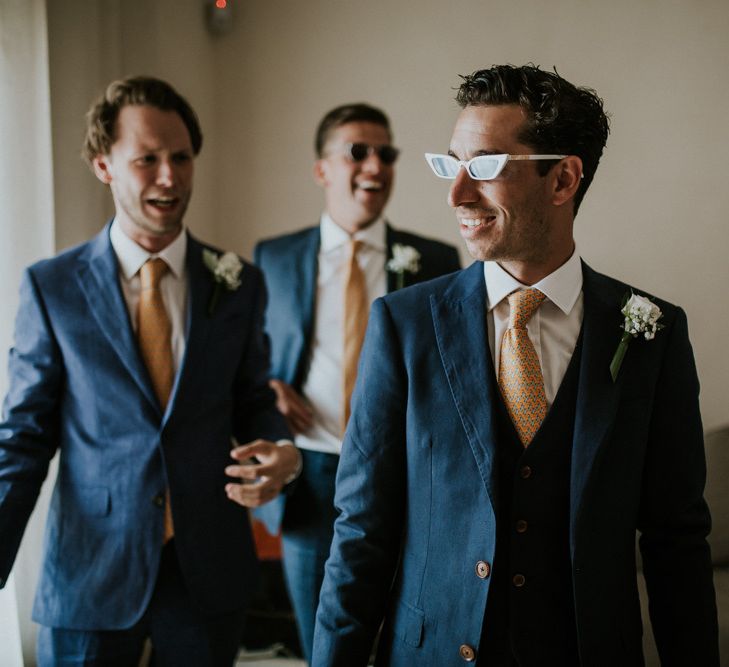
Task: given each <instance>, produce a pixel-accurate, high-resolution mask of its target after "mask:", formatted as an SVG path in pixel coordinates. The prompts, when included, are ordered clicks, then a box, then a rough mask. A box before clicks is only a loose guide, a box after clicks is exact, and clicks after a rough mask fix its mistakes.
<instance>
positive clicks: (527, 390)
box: [499, 289, 547, 447]
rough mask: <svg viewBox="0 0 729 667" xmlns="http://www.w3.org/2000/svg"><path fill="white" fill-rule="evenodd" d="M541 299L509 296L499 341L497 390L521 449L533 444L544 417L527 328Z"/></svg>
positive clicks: (532, 292)
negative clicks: (512, 424)
mask: <svg viewBox="0 0 729 667" xmlns="http://www.w3.org/2000/svg"><path fill="white" fill-rule="evenodd" d="M544 299H545V296H544V294H542V293H541V292H540V291H539V290H537V289H525V290H518V291H516V292H512V293H511V294H509V326H508V328H507V330H506V331H505V332H504V337H503V339H502V341H501V359H500V362H499V387H500V388H501V393H502V395H503V397H504V402H505V403H506V407H507V409H508V411H509V416H510V417H511V421H512V422H513V423H514V426H515V427H516V432H517V434H518V435H519V439H520V440H521V442H522V444H523V445H524V447H526V446H527V445H529V443H530V442H531V441H532V438H534V435H535V434H536V432H537V431H538V430H539V427H540V426H541V424H542V422H543V421H544V418H545V417H546V415H547V397H546V394H545V393H544V377H543V376H542V369H541V366H540V364H539V357H538V356H537V351H536V350H535V349H534V345H533V344H532V342H531V340H529V334H528V332H527V328H526V325H527V322H528V321H529V319H530V318H531V316H532V315H533V314H534V313H535V312H536V310H537V308H539V306H540V305H541V303H542V301H544Z"/></svg>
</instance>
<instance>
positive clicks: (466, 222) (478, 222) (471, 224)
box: [458, 215, 496, 229]
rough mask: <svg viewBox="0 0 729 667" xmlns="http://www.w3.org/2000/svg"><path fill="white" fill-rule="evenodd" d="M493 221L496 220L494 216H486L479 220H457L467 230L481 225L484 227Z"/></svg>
mask: <svg viewBox="0 0 729 667" xmlns="http://www.w3.org/2000/svg"><path fill="white" fill-rule="evenodd" d="M494 220H496V216H495V215H487V216H484V217H481V218H458V222H459V223H460V224H461V225H463V226H464V227H468V228H469V229H475V228H476V227H481V226H482V225H486V224H488V223H490V222H493V221H494Z"/></svg>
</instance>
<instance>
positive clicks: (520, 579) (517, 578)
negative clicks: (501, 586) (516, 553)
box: [511, 574, 526, 588]
mask: <svg viewBox="0 0 729 667" xmlns="http://www.w3.org/2000/svg"><path fill="white" fill-rule="evenodd" d="M511 582H512V583H513V584H514V586H516V587H517V588H521V587H522V586H523V585H524V584H525V583H526V577H525V576H524V575H523V574H515V575H514V576H513V577H512V578H511Z"/></svg>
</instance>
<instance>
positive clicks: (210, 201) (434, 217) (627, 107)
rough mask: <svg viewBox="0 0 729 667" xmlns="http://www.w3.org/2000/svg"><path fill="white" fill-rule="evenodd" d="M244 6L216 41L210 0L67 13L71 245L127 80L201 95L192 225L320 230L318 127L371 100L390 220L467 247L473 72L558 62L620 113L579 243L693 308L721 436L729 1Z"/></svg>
mask: <svg viewBox="0 0 729 667" xmlns="http://www.w3.org/2000/svg"><path fill="white" fill-rule="evenodd" d="M231 2H232V4H233V5H234V8H235V9H236V10H237V12H236V17H235V26H234V29H233V31H232V33H230V34H228V35H225V36H223V37H218V38H214V37H212V36H210V35H209V34H207V33H206V31H205V28H204V24H203V18H202V17H203V2H202V1H201V0H177V1H174V2H173V1H172V0H158V1H157V2H151V1H149V0H125V1H124V2H122V1H121V0H107V1H105V2H96V1H94V0H86V1H81V0H64V2H57V1H54V0H49V1H48V7H49V32H50V53H51V84H52V105H53V122H54V161H55V164H56V176H55V178H56V181H55V183H56V207H57V237H58V242H59V245H60V246H64V245H68V244H70V243H73V242H77V241H80V240H82V239H84V238H86V237H87V236H88V235H89V233H91V231H92V230H94V229H97V228H98V226H99V224H100V222H101V220H102V219H103V217H104V215H105V213H106V212H108V205H107V206H106V207H105V205H104V203H103V197H104V195H103V194H100V193H101V192H102V191H101V190H100V187H99V186H98V184H96V183H94V182H93V178H92V177H91V176H90V175H89V174H88V173H86V172H85V168H84V167H83V166H82V165H81V164H80V163H79V161H78V160H77V158H76V155H77V154H78V148H77V146H78V142H79V140H80V126H81V116H82V114H83V111H84V110H85V108H86V106H87V104H88V101H89V98H90V97H91V95H92V94H93V93H94V92H96V91H97V90H98V89H99V87H100V85H101V83H102V82H104V81H106V80H108V79H109V78H110V77H112V76H116V75H118V74H126V73H132V72H146V73H151V74H156V75H160V76H164V77H167V78H169V79H170V80H172V81H173V82H174V83H175V84H176V85H177V86H178V87H179V88H180V89H181V90H182V91H183V92H184V93H185V94H186V95H188V96H189V98H190V99H191V101H192V102H193V104H194V106H196V108H197V109H198V111H199V113H200V116H201V119H202V122H203V125H204V128H205V131H206V142H207V143H206V146H205V148H204V150H203V154H202V156H201V159H200V161H199V163H198V166H197V168H198V174H197V181H196V195H195V198H194V202H193V205H192V209H191V212H190V221H191V226H192V227H193V229H194V230H195V231H198V232H199V233H201V234H203V235H204V236H206V237H207V238H209V239H211V240H213V241H216V242H218V243H220V244H222V245H224V246H226V247H230V248H233V249H235V250H237V251H238V252H241V253H243V254H244V255H248V256H250V254H251V250H252V247H253V245H254V243H255V241H256V240H257V239H258V238H260V237H262V236H268V235H272V234H277V233H280V232H284V231H287V230H290V229H294V228H296V227H300V226H302V225H305V224H309V223H312V222H313V221H314V220H315V219H316V218H317V216H318V214H319V207H320V205H321V197H320V192H319V191H318V190H317V188H316V186H315V185H314V184H313V181H312V179H311V161H312V148H311V143H312V133H313V130H314V127H315V125H316V123H317V122H318V120H319V118H320V116H321V115H322V113H323V112H324V111H326V110H327V109H328V108H330V107H332V106H334V105H336V104H339V103H342V102H347V101H354V100H366V101H369V102H372V103H374V104H376V105H380V106H382V107H383V108H385V109H386V110H387V111H388V113H389V114H390V116H391V118H392V121H393V126H394V130H395V138H396V142H397V144H398V145H399V146H400V147H401V148H402V149H403V155H402V159H401V162H400V163H399V171H398V185H397V188H396V191H395V194H394V197H393V200H392V202H391V204H390V206H389V209H388V213H389V216H390V218H391V219H392V220H393V222H394V223H395V224H396V225H402V226H406V227H410V228H413V229H416V230H420V231H422V232H424V233H426V234H429V235H431V236H436V237H441V238H444V239H447V240H450V241H452V242H454V243H456V244H458V245H459V246H460V245H461V243H460V241H459V239H458V233H457V229H456V225H455V223H454V218H453V215H452V214H451V212H450V211H449V210H448V208H447V206H446V204H445V197H446V189H447V185H446V184H445V183H444V182H441V181H436V180H435V179H434V178H433V177H432V176H431V175H430V173H429V172H428V169H427V166H426V164H425V162H424V160H423V158H422V153H423V152H425V151H426V150H434V151H442V150H444V149H446V148H447V146H448V140H449V136H450V131H451V128H452V124H453V120H454V117H455V114H456V106H455V103H454V102H453V90H452V88H453V87H454V86H457V85H458V76H457V75H458V73H467V72H471V71H473V70H474V69H476V68H478V67H482V66H488V65H490V64H492V63H497V62H511V63H516V64H521V63H524V62H527V61H533V62H535V63H538V64H541V65H543V66H545V67H549V66H552V65H555V66H556V67H557V68H558V70H559V72H560V73H561V74H562V75H564V76H565V77H567V78H568V79H570V80H572V81H573V82H575V83H578V84H583V85H589V86H591V87H594V88H595V89H597V91H598V92H599V93H600V94H601V95H602V96H603V97H604V98H605V102H606V107H607V109H608V110H609V111H610V112H611V113H612V119H613V120H612V127H613V134H612V137H611V139H610V141H609V143H608V148H607V151H606V154H605V157H604V160H603V164H602V165H601V167H600V169H599V170H598V173H597V177H596V180H595V183H594V184H593V186H592V188H591V190H590V192H589V193H588V195H587V198H586V200H585V203H584V205H583V208H582V210H581V212H580V215H579V217H578V218H577V239H578V243H579V246H580V250H581V252H582V254H583V256H584V257H585V258H586V259H587V260H588V261H589V262H590V263H591V264H592V265H593V266H594V267H595V268H597V269H598V270H602V271H605V272H607V273H610V274H613V275H616V276H618V277H621V278H623V279H625V280H627V281H630V282H633V283H635V284H637V285H639V286H640V287H642V288H644V289H646V290H648V291H651V292H655V293H657V294H659V295H661V296H663V297H665V298H667V299H669V300H673V301H675V302H678V303H680V304H682V305H683V306H684V307H685V308H686V310H687V311H688V315H689V323H690V326H691V334H692V339H693V342H694V346H695V351H696V356H697V361H698V366H699V372H700V377H701V380H702V387H703V393H702V407H703V412H704V417H705V424H706V426H708V427H712V426H717V425H719V424H720V423H723V422H727V421H729V409H728V407H727V400H726V396H727V394H729V355H727V354H726V353H725V352H723V349H722V348H721V347H720V345H721V344H722V343H723V340H724V338H725V337H726V334H725V333H724V332H725V330H726V329H727V328H729V299H728V298H727V297H726V296H725V292H724V287H725V285H726V284H727V283H729V262H727V261H726V259H725V253H726V252H727V249H728V248H729V225H727V219H728V218H729V187H727V185H726V181H727V178H726V177H727V167H726V152H727V149H729V124H727V122H726V118H725V117H726V109H727V108H728V107H729V87H727V86H726V84H725V81H726V73H727V72H728V71H729V46H727V40H726V35H728V34H729V4H728V3H726V2H725V1H724V0H673V1H672V2H668V1H665V0H661V1H658V0H639V1H637V2H636V1H635V0H614V1H613V2H611V3H604V2H598V1H597V0H553V1H552V2H549V3H547V2H544V1H543V0H522V1H521V2H518V3H514V2H508V3H507V2H487V1H485V0H457V1H455V0H451V1H450V2H448V1H445V0H438V1H436V0H421V1H420V2H417V3H414V2H410V1H406V0H371V1H370V2H368V3H359V2H354V1H352V0H310V1H309V2H294V1H293V0H286V1H283V0H245V2H243V1H240V2H238V1H236V0H231ZM464 258H465V255H464ZM617 324H618V322H617V320H616V331H615V332H606V335H616V334H617Z"/></svg>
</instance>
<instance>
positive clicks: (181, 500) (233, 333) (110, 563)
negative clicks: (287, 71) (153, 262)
mask: <svg viewBox="0 0 729 667" xmlns="http://www.w3.org/2000/svg"><path fill="white" fill-rule="evenodd" d="M202 251H203V245H202V244H200V243H199V242H198V241H196V240H195V239H194V238H192V237H191V236H188V246H187V258H186V267H187V272H188V280H189V288H188V294H189V297H188V298H189V302H188V308H187V325H186V326H187V330H186V341H187V342H186V349H185V356H184V359H183V360H182V363H181V368H180V371H179V373H178V375H177V378H176V382H175V385H174V388H173V392H172V396H171V398H170V401H169V404H168V406H167V409H166V411H165V412H164V413H162V411H161V409H160V406H159V403H158V402H157V399H156V398H155V395H154V391H153V389H152V386H151V381H150V379H149V376H148V373H147V370H146V367H145V365H144V362H143V360H142V359H141V356H140V354H139V351H138V346H137V343H136V339H135V335H134V333H133V330H132V327H131V323H130V321H129V316H128V311H127V307H126V303H125V301H124V297H123V294H122V291H121V287H120V284H119V278H118V266H117V260H116V255H115V254H114V251H113V249H112V247H111V243H110V240H109V226H108V225H107V226H106V227H105V228H104V230H103V231H102V232H101V233H100V234H99V235H98V236H97V237H95V238H94V239H92V240H91V241H89V242H88V243H85V244H83V245H81V246H78V247H76V248H73V249H70V250H68V251H66V252H64V253H62V254H60V255H58V256H57V257H54V258H52V259H49V260H45V261H41V262H39V263H37V264H35V265H34V266H32V267H30V268H29V269H28V270H27V271H26V272H25V274H24V276H23V280H22V285H21V292H20V308H19V312H18V318H17V323H16V336H15V344H14V347H13V349H12V350H11V352H10V364H9V369H10V373H9V380H10V389H9V392H8V395H7V397H6V400H5V405H4V416H3V421H2V423H0V536H2V539H0V584H4V582H5V581H6V579H7V576H8V573H9V572H10V569H11V567H12V564H13V561H14V559H15V554H16V551H17V547H18V544H19V542H20V539H21V536H22V534H23V531H24V528H25V524H26V521H27V519H28V516H29V514H30V512H31V510H32V509H33V506H34V504H35V501H36V498H37V495H38V491H39V488H40V486H41V483H42V482H43V480H44V478H45V476H46V473H47V468H48V463H49V461H50V460H51V458H52V457H53V455H54V454H55V452H56V450H60V461H59V473H58V480H57V483H56V486H55V489H54V492H53V498H52V501H51V507H50V513H49V516H48V521H47V525H46V535H45V560H44V563H43V568H42V572H41V577H40V583H39V587H38V591H37V595H36V600H35V606H34V613H33V617H34V619H35V620H36V621H37V622H39V623H41V624H43V625H47V626H56V627H64V628H72V629H96V630H99V629H118V628H125V627H129V626H130V625H132V624H133V623H134V622H135V621H136V620H138V619H139V617H140V616H141V614H142V613H143V612H144V610H145V608H146V606H147V603H148V601H149V599H150V596H151V594H152V590H153V587H154V583H155V578H156V573H157V569H158V565H159V560H160V554H161V549H162V532H163V530H162V523H163V511H162V507H163V503H162V502H161V501H160V499H161V498H162V497H163V495H162V494H164V491H165V489H166V488H169V491H170V494H171V503H172V513H173V517H174V523H175V544H176V550H177V553H178V556H179V561H180V568H181V570H182V573H183V576H184V578H185V581H186V584H187V586H188V588H189V591H190V593H191V595H192V596H193V598H194V599H195V600H196V601H197V602H198V603H199V604H200V605H201V607H202V608H203V609H204V610H205V611H207V612H211V613H219V612H223V611H227V610H233V609H239V608H241V607H243V606H244V605H245V603H246V600H247V596H248V595H249V593H251V592H252V590H253V588H254V584H252V583H251V582H252V580H253V581H255V577H256V558H255V554H254V550H253V544H252V538H251V533H250V527H249V523H248V516H247V512H246V510H245V509H244V508H242V507H240V506H238V505H236V504H234V503H233V502H231V501H230V500H228V498H227V497H226V494H225V491H224V487H225V484H226V482H227V481H230V478H227V477H226V475H225V473H224V469H225V467H226V465H228V464H229V463H231V459H230V456H229V452H230V448H231V436H235V437H236V438H237V439H238V440H239V441H240V442H247V441H250V440H253V439H255V438H257V437H265V438H269V439H272V440H276V439H279V438H284V437H288V430H287V428H286V425H285V423H284V421H283V418H282V417H281V416H280V414H279V413H278V412H277V411H276V409H275V405H274V396H273V393H272V392H271V391H270V389H269V388H268V387H267V376H268V359H269V357H268V342H267V339H266V336H265V334H264V332H263V312H264V309H265V301H266V296H265V288H264V285H263V279H262V277H261V274H260V271H258V269H256V268H255V267H253V266H252V265H250V264H246V265H245V266H244V269H243V273H242V276H241V277H242V285H241V287H240V288H239V289H238V290H235V291H224V293H223V295H222V296H221V298H220V300H219V302H218V305H217V308H216V310H215V312H214V313H213V314H212V315H208V312H207V310H208V304H209V301H210V298H211V295H212V293H213V289H214V282H213V280H212V275H211V273H210V272H209V271H208V269H207V268H205V266H204V264H203V260H202Z"/></svg>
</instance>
